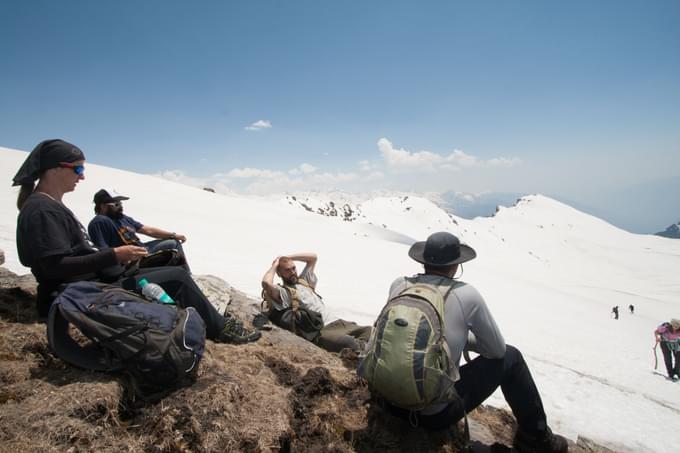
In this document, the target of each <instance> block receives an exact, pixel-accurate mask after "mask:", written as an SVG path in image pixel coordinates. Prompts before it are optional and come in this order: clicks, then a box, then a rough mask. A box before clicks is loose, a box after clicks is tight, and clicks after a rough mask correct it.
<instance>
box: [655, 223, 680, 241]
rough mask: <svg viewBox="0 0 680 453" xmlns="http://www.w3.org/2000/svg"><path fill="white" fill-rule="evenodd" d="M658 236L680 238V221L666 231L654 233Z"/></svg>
mask: <svg viewBox="0 0 680 453" xmlns="http://www.w3.org/2000/svg"><path fill="white" fill-rule="evenodd" d="M654 234H656V235H657V236H663V237H666V238H672V239H680V222H678V223H676V224H673V225H671V226H669V227H668V228H666V229H665V230H664V231H660V232H658V233H654Z"/></svg>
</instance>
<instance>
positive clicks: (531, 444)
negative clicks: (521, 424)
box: [512, 428, 569, 453]
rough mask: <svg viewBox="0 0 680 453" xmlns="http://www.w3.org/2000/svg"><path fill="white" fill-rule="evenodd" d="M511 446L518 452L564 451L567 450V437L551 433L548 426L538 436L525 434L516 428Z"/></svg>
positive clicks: (550, 452) (564, 452)
mask: <svg viewBox="0 0 680 453" xmlns="http://www.w3.org/2000/svg"><path fill="white" fill-rule="evenodd" d="M512 446H513V447H515V449H516V450H517V451H518V452H520V453H566V452H568V451H569V445H568V444H567V439H565V438H564V437H562V436H560V435H557V434H553V432H552V431H551V430H550V428H547V429H546V432H545V433H543V434H542V435H538V436H532V435H529V434H526V433H524V432H522V431H521V430H519V429H518V430H517V433H516V434H515V440H513V441H512Z"/></svg>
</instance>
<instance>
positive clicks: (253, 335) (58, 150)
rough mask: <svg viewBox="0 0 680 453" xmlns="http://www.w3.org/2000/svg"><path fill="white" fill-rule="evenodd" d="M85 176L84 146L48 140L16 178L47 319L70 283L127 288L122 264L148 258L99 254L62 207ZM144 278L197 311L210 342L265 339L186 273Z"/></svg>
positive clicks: (173, 270) (22, 239) (26, 249)
mask: <svg viewBox="0 0 680 453" xmlns="http://www.w3.org/2000/svg"><path fill="white" fill-rule="evenodd" d="M84 171H85V155H84V154H83V152H82V151H81V150H80V149H79V148H78V147H76V146H74V145H72V144H70V143H67V142H65V141H63V140H46V141H44V142H41V143H40V144H38V146H36V147H35V149H33V151H32V152H31V153H30V154H29V156H28V158H27V159H26V161H25V162H24V163H23V165H22V166H21V168H20V169H19V171H18V172H17V174H16V176H15V177H14V185H15V186H19V185H20V186H21V189H20V191H19V196H18V198H17V207H18V208H19V217H18V220H17V250H18V252H19V260H20V261H21V263H22V264H23V265H24V266H27V267H30V268H31V272H32V273H33V275H34V276H35V278H36V280H37V281H38V301H37V305H38V313H39V315H40V316H41V317H46V316H47V314H48V313H49V308H50V304H51V303H52V300H54V297H56V294H57V292H58V291H59V289H60V288H61V285H63V284H64V283H69V282H75V281H82V280H93V281H104V282H108V283H113V284H118V285H123V281H124V280H125V279H124V277H123V271H124V267H123V266H122V264H123V263H128V262H130V261H134V260H136V259H139V258H141V257H142V256H144V255H146V254H147V251H146V249H145V248H143V247H137V246H134V245H124V246H121V247H115V248H111V249H106V250H99V249H97V248H96V247H95V246H94V244H92V242H91V241H90V239H89V237H88V235H87V230H85V228H84V227H83V225H82V224H81V223H80V222H79V221H78V219H77V218H76V216H75V215H74V214H73V212H71V210H70V209H68V208H67V207H66V206H64V204H63V203H62V197H63V195H64V194H65V193H67V192H72V191H73V190H75V188H76V185H77V184H78V182H79V181H80V180H82V179H84V178H85V175H84ZM36 181H37V185H36ZM142 277H144V278H146V279H147V280H148V281H150V282H153V283H158V284H160V285H161V286H162V287H163V288H164V289H165V290H166V291H167V293H168V294H169V295H170V296H171V297H172V298H173V299H174V300H176V301H177V302H178V303H179V304H180V305H181V306H182V307H194V308H195V309H196V310H197V311H198V313H199V314H200V315H201V317H202V318H203V321H204V322H205V324H206V330H207V337H208V338H210V339H213V340H218V341H225V342H233V343H246V342H249V341H255V340H257V339H258V338H259V337H260V333H259V332H257V331H256V332H250V331H248V330H246V329H245V328H243V326H242V325H241V323H240V322H239V321H237V320H236V318H234V317H233V316H231V315H229V314H226V313H225V316H224V317H223V316H222V315H220V314H219V313H218V312H217V311H216V310H215V308H214V307H213V306H212V304H211V303H210V302H209V301H208V300H207V298H206V297H205V296H204V295H203V293H202V292H201V290H200V289H199V288H198V286H196V283H195V282H194V281H193V279H192V278H191V276H190V275H189V274H187V272H186V271H185V270H184V269H182V268H178V267H166V268H149V269H144V270H141V271H139V272H138V273H137V274H136V275H134V277H133V278H134V280H135V281H136V280H137V279H140V278H142ZM135 281H133V282H132V284H133V286H134V285H135ZM128 283H129V280H128V282H126V286H127V285H128Z"/></svg>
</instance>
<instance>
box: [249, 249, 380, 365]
mask: <svg viewBox="0 0 680 453" xmlns="http://www.w3.org/2000/svg"><path fill="white" fill-rule="evenodd" d="M295 261H302V262H303V263H305V267H304V269H303V270H302V272H301V273H300V275H298V273H297V267H296V266H295ZM316 262H317V256H316V254H314V253H296V254H294V255H290V256H280V257H277V258H276V259H275V260H274V261H273V262H272V265H271V267H270V268H269V270H268V271H267V272H266V273H265V274H264V276H263V277H262V289H263V296H264V299H265V301H266V302H267V304H268V305H269V307H268V308H269V317H270V319H271V320H272V321H273V322H274V324H276V325H278V326H280V327H282V328H284V329H286V330H290V331H292V332H294V333H296V334H298V335H299V336H301V337H303V338H305V339H307V340H309V341H312V342H314V343H315V344H317V345H318V346H320V347H322V348H323V349H325V350H327V351H330V352H340V351H341V350H342V349H345V348H349V349H352V350H354V351H359V349H361V347H362V346H363V345H364V344H365V342H366V341H368V337H369V335H370V334H371V328H370V327H368V326H358V325H357V324H356V323H354V322H351V321H344V320H342V319H336V320H334V321H333V322H330V323H328V322H329V317H330V315H329V312H328V309H327V307H326V305H325V304H324V302H323V300H322V299H321V296H319V295H318V294H317V293H316V283H317V280H318V279H317V276H316V274H315V273H314V269H315V267H316ZM275 274H276V275H278V276H279V277H280V278H281V280H282V282H283V284H282V285H277V284H274V275H275Z"/></svg>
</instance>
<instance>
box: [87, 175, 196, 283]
mask: <svg viewBox="0 0 680 453" xmlns="http://www.w3.org/2000/svg"><path fill="white" fill-rule="evenodd" d="M129 199H130V198H129V197H126V196H124V195H121V194H119V193H117V192H116V191H114V190H110V189H108V190H107V189H101V190H99V191H98V192H97V193H95V194H94V212H95V214H96V215H95V216H94V218H93V219H92V220H91V221H90V223H89V225H88V226H87V232H88V233H89V235H90V239H91V240H92V242H94V244H95V245H96V246H97V247H98V248H100V249H106V248H114V247H119V246H121V245H136V246H139V247H144V248H145V249H146V250H147V251H148V252H149V253H154V252H157V251H159V250H164V249H175V250H178V251H179V253H180V255H181V256H182V258H183V259H184V261H185V262H186V256H185V255H184V249H183V248H182V243H184V242H186V240H187V238H186V236H184V235H183V234H177V233H173V232H170V231H165V230H162V229H160V228H156V227H153V226H149V225H143V224H141V223H140V222H138V221H136V220H135V219H133V218H132V217H130V216H127V215H125V214H123V203H122V202H123V200H129ZM137 233H141V234H144V235H147V236H151V237H152V238H156V240H154V241H149V242H142V241H141V239H139V237H138V236H137ZM184 267H185V268H186V269H187V270H189V269H188V265H186V266H184Z"/></svg>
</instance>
